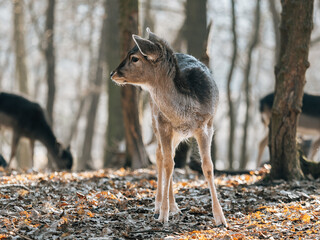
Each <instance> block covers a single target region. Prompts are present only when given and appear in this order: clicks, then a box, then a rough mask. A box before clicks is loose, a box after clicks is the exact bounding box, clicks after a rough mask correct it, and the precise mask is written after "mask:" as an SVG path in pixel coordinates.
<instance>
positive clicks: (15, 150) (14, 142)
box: [7, 131, 20, 168]
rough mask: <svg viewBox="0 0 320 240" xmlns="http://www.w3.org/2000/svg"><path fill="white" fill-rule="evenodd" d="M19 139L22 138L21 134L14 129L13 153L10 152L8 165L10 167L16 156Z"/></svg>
mask: <svg viewBox="0 0 320 240" xmlns="http://www.w3.org/2000/svg"><path fill="white" fill-rule="evenodd" d="M19 140H20V134H19V133H18V132H16V131H13V134H12V142H11V154H10V159H9V163H8V166H7V167H8V168H9V167H10V164H11V162H12V159H13V158H14V157H15V156H16V152H17V147H18V143H19Z"/></svg>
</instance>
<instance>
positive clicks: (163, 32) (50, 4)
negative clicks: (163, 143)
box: [0, 0, 320, 169]
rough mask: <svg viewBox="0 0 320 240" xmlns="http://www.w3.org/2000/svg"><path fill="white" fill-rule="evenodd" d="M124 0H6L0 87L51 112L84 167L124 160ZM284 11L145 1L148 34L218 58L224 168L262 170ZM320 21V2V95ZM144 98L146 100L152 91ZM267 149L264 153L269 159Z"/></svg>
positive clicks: (3, 143) (318, 6)
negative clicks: (266, 106) (115, 79)
mask: <svg viewBox="0 0 320 240" xmlns="http://www.w3.org/2000/svg"><path fill="white" fill-rule="evenodd" d="M119 2H121V1H117V0H48V1H39V0H38V1H37V0H0V21H1V24H0V42H1V44H0V90H1V91H7V92H14V93H19V94H20V93H21V94H24V95H27V96H28V97H29V98H30V99H33V100H35V101H37V102H39V103H40V105H41V106H42V107H43V108H44V109H47V111H48V116H49V119H50V121H52V126H53V129H54V132H55V134H56V136H57V138H58V139H59V140H60V141H61V142H62V143H63V144H64V145H69V144H70V145H71V150H72V153H73V156H74V158H75V165H76V166H75V169H84V168H88V167H91V168H101V167H105V166H113V165H117V164H119V163H120V162H121V159H123V157H124V152H125V143H124V130H123V129H124V127H123V120H122V114H121V110H120V109H121V104H120V88H119V87H118V86H116V85H115V84H114V83H112V82H111V80H110V78H109V72H110V71H111V70H113V69H114V68H115V67H116V66H117V65H118V64H119V62H120V50H119V49H120V43H119V21H120V12H119ZM280 12H281V6H280V1H277V0H269V1H260V0H249V1H235V0H222V1H221V0H220V1H217V0H200V1H199V0H176V1H169V0H162V1H156V0H149V1H148V0H140V1H138V14H139V15H138V16H139V21H138V22H139V25H138V29H139V31H138V34H139V35H142V36H144V35H145V28H146V27H150V29H151V30H152V31H153V32H155V33H156V34H157V35H159V36H161V37H163V38H165V39H166V40H167V41H168V42H169V43H170V44H171V45H172V46H173V48H174V50H175V51H179V52H183V53H189V54H192V55H194V56H195V57H197V58H199V59H201V60H203V61H206V63H208V60H209V59H210V62H209V63H210V64H209V66H210V68H211V70H212V72H213V75H214V78H215V80H216V82H217V84H218V87H219V89H220V106H219V109H218V112H217V116H216V119H215V129H216V134H215V141H214V142H215V146H216V161H215V162H216V167H217V168H218V169H223V168H230V167H232V168H235V169H236V168H239V167H241V168H255V167H256V158H257V152H258V144H259V141H260V140H261V139H262V138H263V137H264V136H265V134H266V131H265V130H266V129H264V128H263V125H262V123H261V117H260V114H259V109H258V105H259V99H260V98H262V97H263V96H265V95H266V94H268V93H270V92H272V91H273V90H274V83H275V77H274V65H275V62H276V57H277V54H278V52H279V45H280V44H279V23H280ZM319 26H320V1H319V0H316V1H315V5H314V28H313V31H312V36H311V45H310V53H309V61H310V64H311V66H310V68H309V69H308V71H307V75H306V79H307V84H306V85H305V91H306V92H308V93H311V94H316V95H319V93H320V82H319V81H318V76H319V73H318V71H319V69H320V61H318V59H319V58H320V27H319ZM204 40H205V41H204ZM203 43H206V44H207V55H205V54H204V51H203V49H205V47H204V46H203ZM140 98H141V99H145V97H144V95H143V94H140ZM141 102H142V103H141V106H139V108H141V109H142V108H144V109H145V110H144V111H143V114H140V121H141V125H142V133H143V140H144V143H148V142H150V141H151V139H152V131H151V115H150V111H149V108H148V105H144V104H143V101H141ZM229 106H232V111H230V110H229V109H230V107H229ZM230 116H231V117H230ZM230 122H232V125H231V126H232V127H231V128H230ZM230 138H231V140H232V141H230ZM10 139H11V133H10V132H9V131H6V130H5V129H1V130H0V153H2V154H3V155H4V156H6V157H7V158H8V156H9V153H10V141H11V140H10ZM22 145H23V144H22ZM20 148H21V147H20ZM21 151H22V150H21ZM147 152H148V155H149V158H150V159H151V161H153V160H154V144H149V145H147ZM268 154H269V153H268V151H267V150H265V153H264V157H263V158H264V159H268ZM46 155H47V153H46V149H45V148H44V147H43V146H42V145H41V144H39V143H37V145H36V149H35V161H34V162H35V168H36V169H41V168H43V167H45V165H46V163H47V161H45V159H47V157H46ZM22 157H23V156H20V158H22ZM18 158H19V157H18ZM319 158H320V156H317V159H319Z"/></svg>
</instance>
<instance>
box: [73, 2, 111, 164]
mask: <svg viewBox="0 0 320 240" xmlns="http://www.w3.org/2000/svg"><path fill="white" fill-rule="evenodd" d="M107 1H108V0H105V2H104V10H105V14H104V16H103V22H102V29H101V35H100V43H99V56H98V61H97V68H96V73H95V79H94V82H93V85H94V86H93V89H94V90H93V92H92V94H91V96H90V98H91V99H90V105H89V110H88V112H87V126H86V132H85V137H84V142H83V147H82V155H81V159H80V161H79V163H78V169H84V168H90V164H89V163H90V161H91V160H92V156H91V150H92V140H93V135H94V129H95V121H96V116H97V109H98V103H99V99H100V93H101V90H102V79H103V73H105V72H106V71H105V69H104V68H105V66H106V55H107V52H106V36H107V24H108V20H107V17H106V12H107Z"/></svg>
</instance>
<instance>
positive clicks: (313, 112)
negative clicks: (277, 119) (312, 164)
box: [257, 93, 320, 166]
mask: <svg viewBox="0 0 320 240" xmlns="http://www.w3.org/2000/svg"><path fill="white" fill-rule="evenodd" d="M273 99H274V93H270V94H268V95H267V96H265V97H263V98H262V99H260V109H259V110H260V113H261V118H262V122H263V124H264V125H265V127H266V128H268V126H269V123H270V119H271V115H272V113H271V109H272V105H273ZM297 133H298V134H300V135H311V136H315V137H317V140H316V141H314V142H313V144H312V146H311V151H310V153H309V155H308V157H309V158H311V159H313V158H314V156H315V155H316V153H317V151H318V149H319V147H320V96H314V95H310V94H307V93H305V94H304V95H303V99H302V112H301V114H300V117H299V123H298V128H297ZM267 145H268V133H267V135H266V136H265V137H264V138H263V139H262V140H261V142H260V144H259V152H258V158H257V164H258V166H260V164H261V158H262V153H263V150H264V149H265V147H266V146H267Z"/></svg>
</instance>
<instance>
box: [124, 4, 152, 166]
mask: <svg viewBox="0 0 320 240" xmlns="http://www.w3.org/2000/svg"><path fill="white" fill-rule="evenodd" d="M119 4H120V5H119V6H120V44H121V57H122V58H124V57H125V56H126V54H127V52H128V51H129V50H130V49H131V48H132V47H133V45H134V44H133V40H132V34H133V33H138V1H137V0H120V1H119ZM138 102H139V101H138V91H137V89H136V88H135V87H133V86H125V87H123V88H121V103H122V109H123V119H124V126H125V137H126V161H127V164H126V165H127V166H130V167H132V168H133V169H137V168H143V167H147V166H148V165H149V164H150V161H149V158H148V155H147V152H146V149H145V147H144V145H143V141H142V134H141V126H140V122H139V114H138V106H139V103H138Z"/></svg>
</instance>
